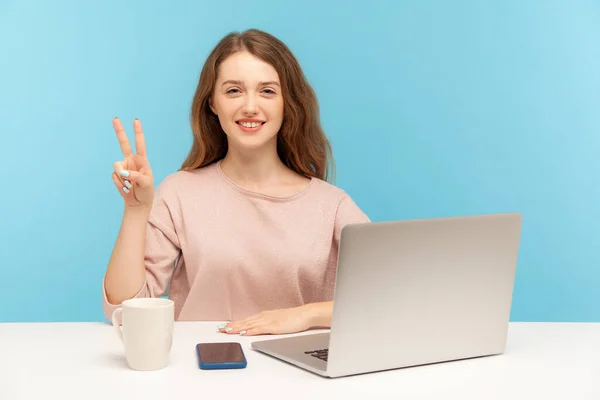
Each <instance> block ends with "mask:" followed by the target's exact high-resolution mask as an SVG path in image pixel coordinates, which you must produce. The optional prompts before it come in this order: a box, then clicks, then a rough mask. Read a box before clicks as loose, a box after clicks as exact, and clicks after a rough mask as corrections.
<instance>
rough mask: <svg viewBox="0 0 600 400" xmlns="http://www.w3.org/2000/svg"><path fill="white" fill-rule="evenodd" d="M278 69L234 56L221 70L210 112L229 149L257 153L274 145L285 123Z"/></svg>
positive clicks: (240, 54)
mask: <svg viewBox="0 0 600 400" xmlns="http://www.w3.org/2000/svg"><path fill="white" fill-rule="evenodd" d="M280 85H281V83H280V81H279V76H278V74H277V71H276V70H275V68H273V66H272V65H270V64H268V63H266V62H264V61H262V60H261V59H259V58H257V57H255V56H253V55H252V54H250V53H248V52H246V51H241V52H237V53H234V54H232V55H231V56H229V57H228V58H227V59H226V60H225V61H223V62H222V63H221V65H220V66H219V70H218V71H217V81H216V84H215V88H214V91H213V95H212V98H211V101H210V108H211V110H212V111H213V112H214V113H215V114H216V115H217V116H218V118H219V123H220V124H221V127H222V128H223V131H225V134H226V135H227V140H228V144H229V146H230V147H235V148H237V149H240V150H243V149H250V148H252V149H256V148H260V147H264V146H268V145H272V146H273V147H274V148H275V149H276V144H277V133H278V132H279V129H280V128H281V124H282V123H283V96H282V94H281V86H280Z"/></svg>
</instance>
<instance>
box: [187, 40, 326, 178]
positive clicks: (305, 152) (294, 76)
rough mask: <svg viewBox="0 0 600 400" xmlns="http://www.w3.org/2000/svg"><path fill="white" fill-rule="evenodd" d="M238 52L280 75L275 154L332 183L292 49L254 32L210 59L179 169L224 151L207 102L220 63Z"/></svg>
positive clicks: (310, 93) (310, 97) (308, 90)
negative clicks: (190, 137)
mask: <svg viewBox="0 0 600 400" xmlns="http://www.w3.org/2000/svg"><path fill="white" fill-rule="evenodd" d="M238 51H247V52H249V53H250V54H252V55H254V56H255V57H258V58H260V59H261V60H263V61H265V62H267V63H269V64H271V65H272V66H273V67H274V68H275V70H276V71H277V74H278V75H279V79H280V83H281V91H282V96H283V123H282V126H281V129H280V130H279V132H278V134H277V153H278V155H279V158H280V159H281V161H282V162H283V163H284V164H285V165H286V166H287V167H288V168H290V169H292V170H294V171H296V172H297V173H299V174H301V175H304V176H307V177H310V176H312V177H316V178H320V179H323V180H330V179H331V178H330V177H331V175H332V174H334V165H333V156H332V151H331V145H330V143H329V140H328V139H327V137H326V136H325V133H324V132H323V128H322V127H321V122H320V117H319V106H318V102H317V96H316V94H315V92H314V90H313V89H312V87H311V86H310V84H309V83H308V81H307V79H306V77H305V76H304V73H303V72H302V69H301V68H300V64H299V63H298V61H297V59H296V57H295V56H294V55H293V54H292V52H291V51H290V49H289V48H288V47H287V46H286V45H285V44H284V43H283V42H282V41H281V40H279V39H277V38H276V37H274V36H272V35H270V34H268V33H266V32H263V31H260V30H257V29H249V30H246V31H244V32H242V33H239V32H232V33H230V34H228V35H227V36H225V37H224V38H223V39H221V40H220V41H219V43H218V44H217V45H216V47H215V48H214V49H213V50H212V52H211V53H210V55H209V56H208V58H207V60H206V62H205V64H204V66H203V68H202V71H201V73H200V79H199V82H198V87H197V88H196V93H195V94H194V98H193V101H192V108H191V115H190V120H191V125H192V133H193V143H192V147H191V149H190V152H189V154H188V156H187V158H186V160H185V161H184V162H183V165H182V166H181V169H182V170H193V169H197V168H201V167H204V166H207V165H209V164H212V163H213V162H215V161H218V160H220V159H222V158H224V157H225V155H226V153H227V149H228V146H227V136H226V135H225V132H223V128H222V127H221V124H220V123H219V119H218V117H217V116H216V115H215V114H214V113H213V112H212V110H211V109H210V106H209V99H210V97H211V96H212V93H213V90H214V88H215V83H216V81H217V71H218V68H219V65H220V64H221V63H222V62H223V61H224V60H225V59H226V58H227V57H229V56H230V55H232V54H234V53H236V52H238Z"/></svg>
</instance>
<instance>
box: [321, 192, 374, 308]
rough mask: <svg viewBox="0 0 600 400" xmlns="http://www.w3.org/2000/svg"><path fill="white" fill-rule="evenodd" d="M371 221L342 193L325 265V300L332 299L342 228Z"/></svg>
mask: <svg viewBox="0 0 600 400" xmlns="http://www.w3.org/2000/svg"><path fill="white" fill-rule="evenodd" d="M364 222H371V220H370V219H369V217H368V216H367V214H365V213H364V212H363V211H362V210H361V209H360V207H358V205H357V204H356V203H355V202H354V201H353V200H352V198H351V197H350V196H348V195H344V197H343V198H342V199H341V201H340V203H339V205H338V208H337V212H336V216H335V224H334V228H333V243H332V246H333V248H332V249H331V253H330V259H329V263H328V266H327V275H326V280H325V282H326V283H325V293H326V294H325V298H326V300H332V299H333V293H334V288H335V278H336V272H337V261H338V251H339V247H340V239H341V236H342V229H343V228H344V227H345V226H346V225H348V224H354V223H364Z"/></svg>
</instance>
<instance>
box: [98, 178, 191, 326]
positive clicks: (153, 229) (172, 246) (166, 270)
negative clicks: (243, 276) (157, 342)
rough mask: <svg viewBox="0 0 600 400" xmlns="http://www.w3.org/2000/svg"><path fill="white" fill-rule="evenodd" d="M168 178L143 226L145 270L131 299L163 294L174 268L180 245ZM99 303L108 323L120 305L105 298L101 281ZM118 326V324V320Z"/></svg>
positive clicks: (158, 189)
mask: <svg viewBox="0 0 600 400" xmlns="http://www.w3.org/2000/svg"><path fill="white" fill-rule="evenodd" d="M169 183H170V182H168V179H166V180H165V181H163V183H162V184H161V185H160V186H159V187H158V188H157V189H156V191H155V194H154V202H153V205H152V210H151V212H150V217H149V219H148V224H147V225H146V247H145V252H144V266H145V268H146V281H145V282H144V285H142V287H141V288H140V290H139V291H138V293H137V294H136V295H135V296H134V298H141V297H160V296H162V295H164V294H165V292H166V289H167V287H168V285H169V282H170V280H171V276H172V274H173V271H174V268H175V261H176V260H177V257H178V256H179V253H180V249H181V244H180V241H179V237H178V235H177V229H176V221H177V220H179V219H178V218H176V217H175V216H174V213H175V208H174V207H173V206H172V205H171V204H176V202H173V201H169V200H170V199H175V198H176V193H174V188H173V185H170V184H169ZM102 292H103V294H102V302H103V310H104V315H105V317H106V318H107V319H108V321H111V320H112V314H113V312H114V310H115V309H117V308H118V307H119V306H120V304H112V303H110V302H109V301H108V299H107V296H106V288H105V286H104V280H103V282H102ZM119 323H120V321H119Z"/></svg>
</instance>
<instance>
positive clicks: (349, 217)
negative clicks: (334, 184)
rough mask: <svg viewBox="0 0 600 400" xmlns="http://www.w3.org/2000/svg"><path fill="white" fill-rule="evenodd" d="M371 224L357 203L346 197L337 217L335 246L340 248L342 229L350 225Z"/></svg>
mask: <svg viewBox="0 0 600 400" xmlns="http://www.w3.org/2000/svg"><path fill="white" fill-rule="evenodd" d="M363 222H371V220H370V219H369V217H368V216H367V215H366V214H365V213H364V212H363V211H362V210H361V209H360V208H359V207H358V205H356V203H355V202H354V201H353V200H352V199H351V198H350V196H348V195H345V196H344V197H343V198H342V200H341V201H340V204H339V206H338V210H337V214H336V217H335V227H334V240H335V245H336V246H337V247H339V244H340V238H341V236H342V229H343V228H344V227H345V226H346V225H348V224H356V223H363Z"/></svg>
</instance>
